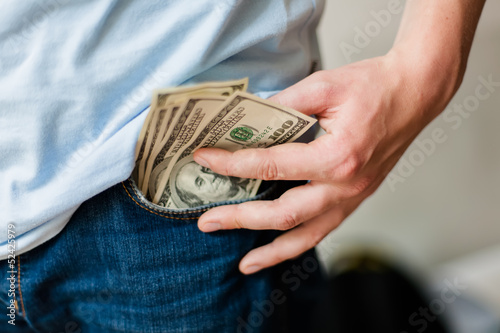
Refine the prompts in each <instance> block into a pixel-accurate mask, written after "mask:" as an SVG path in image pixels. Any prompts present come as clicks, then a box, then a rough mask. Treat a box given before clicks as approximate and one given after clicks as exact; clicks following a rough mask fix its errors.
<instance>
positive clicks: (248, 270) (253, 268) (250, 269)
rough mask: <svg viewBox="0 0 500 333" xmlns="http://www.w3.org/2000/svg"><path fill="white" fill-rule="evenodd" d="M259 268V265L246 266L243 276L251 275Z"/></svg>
mask: <svg viewBox="0 0 500 333" xmlns="http://www.w3.org/2000/svg"><path fill="white" fill-rule="evenodd" d="M260 269H261V267H260V266H259V265H252V266H248V267H247V268H245V269H244V273H245V274H253V273H255V272H257V271H260Z"/></svg>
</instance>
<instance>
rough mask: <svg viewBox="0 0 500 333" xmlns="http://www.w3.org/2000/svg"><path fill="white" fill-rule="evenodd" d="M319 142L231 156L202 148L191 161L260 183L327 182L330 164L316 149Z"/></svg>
mask: <svg viewBox="0 0 500 333" xmlns="http://www.w3.org/2000/svg"><path fill="white" fill-rule="evenodd" d="M322 138H323V137H320V138H318V139H316V140H314V141H312V142H310V143H307V144H306V143H286V144H283V145H278V146H274V147H270V148H257V149H243V150H238V151H235V152H229V151H226V150H222V149H217V148H203V149H199V150H198V151H196V152H195V153H194V160H195V161H196V163H198V164H200V165H202V166H204V167H207V168H210V169H211V170H213V171H214V172H216V173H218V174H221V175H226V176H233V177H241V178H253V179H263V180H283V179H287V180H307V179H308V180H323V179H328V173H329V170H331V169H330V168H331V166H332V163H331V162H332V161H331V156H330V154H329V152H328V150H326V149H323V147H320V146H321V145H322V142H321V139H322Z"/></svg>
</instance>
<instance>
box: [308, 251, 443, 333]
mask: <svg viewBox="0 0 500 333" xmlns="http://www.w3.org/2000/svg"><path fill="white" fill-rule="evenodd" d="M334 269H337V273H335V274H333V275H332V276H331V277H330V280H329V287H330V295H329V299H328V300H325V301H324V302H325V303H324V304H323V306H321V307H320V308H319V311H318V313H317V314H316V316H317V317H316V318H315V319H314V320H313V321H312V322H313V325H314V327H312V328H311V330H308V332H335V333H351V332H352V333H361V332H370V333H377V332H383V333H392V332H395V333H414V332H418V333H424V332H425V333H448V332H450V331H449V330H448V329H446V328H445V324H444V322H443V321H444V320H443V319H444V318H443V317H442V315H441V316H438V315H434V314H433V313H432V311H431V310H430V309H429V303H430V301H431V300H430V299H427V298H426V297H425V296H424V294H423V292H422V291H421V290H420V288H419V287H418V286H417V284H416V283H415V282H413V281H412V280H411V279H410V278H408V277H407V276H406V275H405V274H404V273H403V272H402V271H401V270H400V269H398V268H397V267H395V266H393V265H391V264H389V263H387V262H385V261H383V260H382V259H378V258H377V257H375V256H372V255H370V254H358V255H353V256H350V257H346V258H344V259H342V260H341V261H339V263H338V265H336V266H334ZM328 302H331V303H330V304H328Z"/></svg>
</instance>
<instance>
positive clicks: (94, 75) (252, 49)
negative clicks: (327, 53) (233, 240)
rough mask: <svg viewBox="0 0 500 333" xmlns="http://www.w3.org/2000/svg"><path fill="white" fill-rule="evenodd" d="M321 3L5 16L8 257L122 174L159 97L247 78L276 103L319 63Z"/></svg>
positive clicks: (1, 211)
mask: <svg viewBox="0 0 500 333" xmlns="http://www.w3.org/2000/svg"><path fill="white" fill-rule="evenodd" d="M323 2H324V0H252V1H242V0H196V1H139V0H129V1H115V0H94V1H92V0H25V1H14V0H4V1H2V5H1V8H2V10H1V11H0V230H2V231H0V243H1V245H0V249H1V250H0V259H4V258H6V257H7V254H8V247H7V235H8V233H7V226H8V225H9V224H14V225H15V227H16V245H17V249H16V250H17V252H16V253H17V254H20V253H22V252H25V251H28V250H30V249H32V248H34V247H35V246H37V245H39V244H41V243H43V242H45V241H47V240H48V239H50V238H51V237H53V236H54V235H56V234H57V233H58V232H59V231H61V230H62V228H64V226H65V225H66V223H67V222H68V220H69V219H70V217H71V215H72V214H73V213H74V212H75V210H76V209H77V208H78V206H79V205H80V204H81V203H82V202H83V201H85V200H87V199H89V198H91V197H92V196H94V195H96V194H98V193H100V192H102V191H104V190H105V189H107V188H109V187H111V186H113V185H114V184H116V183H118V182H120V181H123V180H124V179H126V178H127V177H128V176H129V175H130V173H131V172H132V169H133V167H134V149H135V145H136V142H137V138H138V135H139V132H140V130H141V127H142V125H143V122H144V120H145V117H146V113H147V112H146V110H147V108H148V105H149V103H150V100H151V96H152V91H153V90H154V89H157V88H162V87H169V86H176V85H180V84H189V83H197V82H203V81H217V80H231V79H239V78H243V77H249V82H250V86H249V91H250V92H253V93H256V94H258V95H260V96H262V97H268V96H269V95H271V94H273V93H274V92H276V91H279V90H281V89H284V88H286V87H287V86H290V85H292V84H293V83H295V82H297V81H299V80H300V79H302V78H304V77H305V76H307V75H308V74H309V72H310V70H311V64H312V63H313V62H318V61H319V54H318V48H317V43H316V38H315V29H316V25H317V22H318V20H319V17H320V13H321V11H322V8H323V5H324V3H323Z"/></svg>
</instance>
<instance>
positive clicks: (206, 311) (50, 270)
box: [0, 180, 324, 333]
mask: <svg viewBox="0 0 500 333" xmlns="http://www.w3.org/2000/svg"><path fill="white" fill-rule="evenodd" d="M284 184H285V183H272V184H267V189H265V190H264V191H263V192H262V193H260V194H258V196H257V197H255V198H253V199H259V200H262V199H272V198H275V197H277V196H279V195H280V194H281V193H282V192H283V190H286V187H287V186H288V185H286V186H285V185H284ZM228 203H231V202H225V203H220V204H228ZM220 204H212V205H208V206H204V207H199V208H196V209H189V210H185V211H182V212H179V211H171V210H168V209H164V208H161V207H158V206H155V205H153V204H151V203H150V202H148V201H147V200H146V199H145V198H144V197H143V196H142V194H141V193H140V192H139V191H138V189H137V187H136V186H135V184H134V183H133V182H132V181H131V180H128V181H125V182H123V183H120V184H117V185H115V186H114V187H112V188H110V189H108V190H106V191H104V192H103V193H101V194H99V195H97V196H95V197H94V198H92V199H90V200H88V201H87V202H85V203H83V204H82V205H81V207H80V208H79V209H78V210H77V212H76V213H75V214H74V216H73V217H72V219H71V221H70V222H69V223H68V225H67V226H66V227H65V229H64V230H63V231H62V232H61V233H60V234H58V235H57V236H56V237H54V238H53V239H51V240H50V241H48V242H47V243H44V244H42V245H41V246H39V247H37V248H35V249H33V250H31V251H29V252H27V253H25V254H22V255H20V256H18V257H17V258H16V259H17V262H16V266H17V269H16V270H17V271H18V273H17V275H16V277H15V281H14V282H15V284H16V292H15V300H16V302H15V303H16V307H17V310H16V314H15V324H16V325H15V326H13V325H11V324H8V322H7V321H8V320H10V318H9V317H8V316H6V315H5V314H7V313H8V311H9V309H8V308H7V306H8V305H9V304H10V303H9V301H10V297H9V295H8V294H7V292H8V290H9V285H10V282H11V281H9V280H8V279H7V278H8V277H9V276H10V274H7V271H8V270H9V269H8V267H7V262H6V261H5V260H4V261H2V262H1V266H0V269H1V270H2V272H3V273H2V274H3V276H4V277H5V278H3V279H2V281H1V290H0V300H1V302H2V303H3V305H4V306H3V309H4V312H3V313H2V312H0V313H2V316H0V318H3V319H1V322H0V332H54V333H56V332H57V333H59V332H64V333H78V332H143V333H144V332H244V333H256V332H292V331H294V329H295V330H296V331H301V330H302V329H307V328H308V327H309V326H308V320H309V318H310V315H311V311H313V309H314V305H315V304H317V303H318V299H317V298H316V296H318V295H321V294H324V293H323V292H322V290H321V288H323V287H324V280H323V279H322V273H321V270H320V268H319V265H318V261H317V259H316V256H315V255H314V253H313V251H309V252H308V253H306V254H304V255H303V256H301V257H300V258H297V259H295V260H294V261H288V262H286V263H284V264H281V265H278V266H277V267H274V268H271V269H266V270H263V271H262V272H259V273H257V274H253V275H250V276H245V275H243V274H241V273H240V272H239V270H238V263H239V261H240V259H241V258H242V257H243V256H244V255H245V254H246V253H247V252H248V251H250V250H251V249H253V248H255V247H257V246H259V245H262V244H265V243H268V242H270V241H271V240H272V239H273V238H274V237H276V235H277V232H274V231H252V230H230V231H219V232H215V233H210V234H205V233H203V232H201V231H199V230H198V228H197V219H198V218H199V216H200V215H201V214H202V213H203V212H204V211H206V210H207V209H209V208H210V207H213V206H216V205H220ZM318 297H319V296H318ZM0 304H1V303H0Z"/></svg>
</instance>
